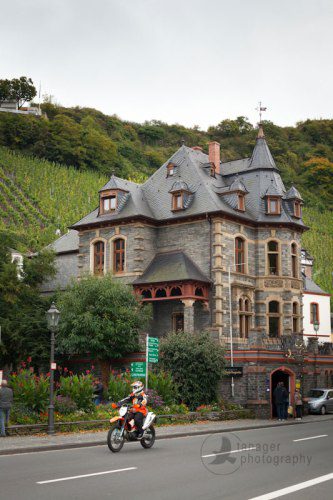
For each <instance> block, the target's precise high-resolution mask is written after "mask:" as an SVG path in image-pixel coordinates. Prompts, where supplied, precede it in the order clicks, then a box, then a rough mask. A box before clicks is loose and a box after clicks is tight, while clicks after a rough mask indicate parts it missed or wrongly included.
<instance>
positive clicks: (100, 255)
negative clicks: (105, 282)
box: [94, 241, 105, 275]
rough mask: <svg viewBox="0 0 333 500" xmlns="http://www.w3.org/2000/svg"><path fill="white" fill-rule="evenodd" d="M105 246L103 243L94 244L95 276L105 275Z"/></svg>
mask: <svg viewBox="0 0 333 500" xmlns="http://www.w3.org/2000/svg"><path fill="white" fill-rule="evenodd" d="M104 257H105V245H104V243H103V241H96V243H94V274H97V275H102V274H104Z"/></svg>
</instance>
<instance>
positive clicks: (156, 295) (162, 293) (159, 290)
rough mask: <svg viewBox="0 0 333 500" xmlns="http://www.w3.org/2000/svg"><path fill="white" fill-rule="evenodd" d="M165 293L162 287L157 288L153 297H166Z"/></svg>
mask: <svg viewBox="0 0 333 500" xmlns="http://www.w3.org/2000/svg"><path fill="white" fill-rule="evenodd" d="M166 296H167V294H166V291H165V289H164V288H159V289H158V290H157V292H156V294H155V297H156V298H157V299H158V298H162V297H166Z"/></svg>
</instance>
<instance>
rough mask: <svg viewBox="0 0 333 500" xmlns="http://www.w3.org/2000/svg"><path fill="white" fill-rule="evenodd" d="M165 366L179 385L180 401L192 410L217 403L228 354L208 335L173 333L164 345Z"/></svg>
mask: <svg viewBox="0 0 333 500" xmlns="http://www.w3.org/2000/svg"><path fill="white" fill-rule="evenodd" d="M161 363H162V366H163V367H164V368H165V369H166V370H169V371H170V373H171V374H172V377H173V379H174V380H175V382H176V383H177V385H178V388H179V394H180V398H181V399H182V400H183V402H185V403H186V404H187V405H188V406H189V407H190V408H191V409H195V408H197V407H198V406H199V405H200V404H210V403H212V402H215V401H216V400H217V389H218V383H219V381H220V379H221V374H222V369H223V365H224V351H223V349H222V347H221V346H219V345H218V344H216V343H215V342H214V341H213V340H212V339H211V338H210V336H209V334H208V333H206V332H203V333H200V334H197V335H193V334H190V333H185V332H184V333H180V332H177V333H171V334H169V335H168V337H167V338H166V339H165V340H163V342H162V343H161Z"/></svg>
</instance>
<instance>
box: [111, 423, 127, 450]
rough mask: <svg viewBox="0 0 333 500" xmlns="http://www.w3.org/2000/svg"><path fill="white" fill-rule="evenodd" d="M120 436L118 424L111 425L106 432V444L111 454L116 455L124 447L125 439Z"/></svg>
mask: <svg viewBox="0 0 333 500" xmlns="http://www.w3.org/2000/svg"><path fill="white" fill-rule="evenodd" d="M120 434H121V429H120V428H119V426H118V424H115V425H113V426H112V427H111V429H110V430H109V432H108V437H107V443H108V447H109V449H110V450H111V451H112V452H113V453H118V451H120V450H121V449H122V447H123V446H124V442H125V438H124V435H122V436H120Z"/></svg>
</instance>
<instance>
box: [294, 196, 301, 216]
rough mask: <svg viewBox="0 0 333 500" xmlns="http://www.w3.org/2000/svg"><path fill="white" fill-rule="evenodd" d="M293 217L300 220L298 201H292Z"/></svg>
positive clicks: (299, 204) (299, 203)
mask: <svg viewBox="0 0 333 500" xmlns="http://www.w3.org/2000/svg"><path fill="white" fill-rule="evenodd" d="M294 217H297V218H298V219H300V218H301V217H302V205H301V202H300V200H295V201H294Z"/></svg>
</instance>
